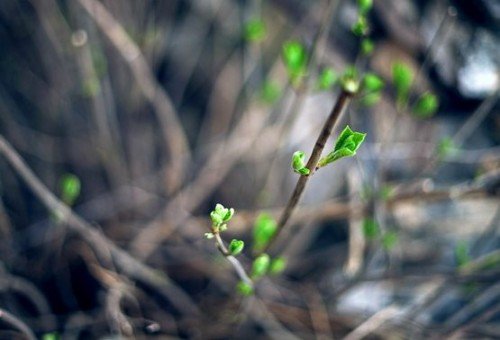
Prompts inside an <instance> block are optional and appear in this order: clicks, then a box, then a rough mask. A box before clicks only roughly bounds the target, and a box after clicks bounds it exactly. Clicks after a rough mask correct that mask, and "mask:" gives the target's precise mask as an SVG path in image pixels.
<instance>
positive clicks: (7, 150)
mask: <svg viewBox="0 0 500 340" xmlns="http://www.w3.org/2000/svg"><path fill="white" fill-rule="evenodd" d="M0 154H2V155H3V156H4V157H5V159H6V160H7V162H8V163H9V164H10V165H11V166H12V167H13V168H14V169H15V170H16V171H17V173H18V175H19V176H20V177H21V178H22V179H23V181H24V182H25V183H26V185H27V186H28V187H29V188H30V189H31V190H32V191H33V193H34V194H35V196H37V197H38V198H39V199H40V201H41V202H42V203H43V204H44V205H45V207H46V208H47V209H48V210H49V211H50V212H52V213H54V214H56V216H58V217H59V218H60V219H61V220H62V221H63V222H65V223H66V224H67V225H68V228H70V229H71V230H72V231H73V232H75V233H76V234H78V235H79V236H80V237H82V238H83V239H84V240H85V241H86V242H88V243H89V244H90V245H92V246H93V248H94V251H95V253H96V254H97V255H98V256H99V258H100V259H101V260H103V259H104V260H107V259H108V258H109V255H111V259H112V260H113V261H114V264H115V266H116V268H117V269H118V270H120V271H121V272H123V274H125V275H126V276H128V277H130V278H131V279H133V280H135V281H139V282H142V283H143V284H145V285H146V286H148V287H150V288H152V289H154V290H155V291H156V292H158V293H159V294H160V295H161V296H163V297H164V298H166V299H167V300H169V301H170V302H171V303H172V305H173V306H174V307H175V308H177V309H178V310H179V311H182V312H184V313H186V314H193V313H195V314H196V313H198V308H197V306H196V305H195V303H194V302H193V301H192V300H191V298H190V297H189V296H188V295H187V294H186V293H185V292H184V291H183V290H182V289H180V288H179V287H177V285H175V283H173V282H172V281H170V280H169V278H168V277H167V276H166V275H165V274H163V273H159V272H157V271H155V270H154V269H152V268H150V267H148V266H146V265H145V264H143V263H141V262H140V261H138V260H137V259H136V258H134V257H132V256H130V255H129V254H128V253H127V252H125V251H124V250H122V249H121V248H119V247H117V246H116V245H115V244H114V243H113V242H112V241H110V240H109V239H107V238H106V237H105V236H104V235H102V234H101V233H100V232H99V231H98V230H96V229H95V228H93V227H92V226H91V225H90V224H89V223H87V222H86V221H85V220H83V219H82V218H81V217H80V216H78V215H76V214H75V213H74V212H73V211H72V210H71V209H70V208H69V207H68V206H67V205H66V204H64V203H63V202H61V201H60V200H59V199H57V197H56V196H55V195H54V194H53V193H52V192H51V191H50V190H49V189H48V188H47V187H46V186H45V185H44V184H43V183H42V182H41V181H40V180H39V179H38V177H36V175H35V174H34V173H33V171H32V170H31V169H30V168H29V167H28V166H27V165H26V163H25V162H24V161H23V160H22V159H21V157H20V156H19V154H18V153H17V152H16V151H15V150H14V148H13V147H12V146H11V145H10V144H9V143H8V142H7V141H6V140H5V138H4V137H3V136H2V135H0Z"/></svg>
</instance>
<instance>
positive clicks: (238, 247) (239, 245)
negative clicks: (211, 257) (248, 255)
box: [228, 239, 245, 256]
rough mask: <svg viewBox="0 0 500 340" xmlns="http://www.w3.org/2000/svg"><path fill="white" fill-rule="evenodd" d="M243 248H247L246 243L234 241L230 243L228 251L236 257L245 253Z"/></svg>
mask: <svg viewBox="0 0 500 340" xmlns="http://www.w3.org/2000/svg"><path fill="white" fill-rule="evenodd" d="M243 248H245V242H243V241H241V240H235V239H233V240H231V243H229V247H228V250H229V253H230V254H231V255H233V256H236V255H238V254H239V253H241V252H242V251H243Z"/></svg>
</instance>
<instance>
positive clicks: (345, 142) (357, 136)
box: [318, 126, 366, 168]
mask: <svg viewBox="0 0 500 340" xmlns="http://www.w3.org/2000/svg"><path fill="white" fill-rule="evenodd" d="M365 137H366V133H361V132H356V131H353V130H351V128H350V127H349V126H346V127H345V129H344V130H343V131H342V132H341V133H340V135H339V137H338V138H337V142H336V143H335V147H334V149H333V151H332V152H330V153H329V154H328V155H326V156H325V157H323V158H321V159H320V160H319V163H318V168H321V167H324V166H325V165H328V164H330V163H333V162H335V161H337V160H339V159H341V158H344V157H352V156H354V155H356V151H357V150H358V149H359V147H360V146H361V144H362V143H363V141H364V140H365Z"/></svg>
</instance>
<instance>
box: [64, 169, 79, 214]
mask: <svg viewBox="0 0 500 340" xmlns="http://www.w3.org/2000/svg"><path fill="white" fill-rule="evenodd" d="M59 185H60V188H61V199H62V201H63V202H64V203H66V204H67V205H69V206H71V205H73V203H75V201H76V199H77V198H78V196H80V189H81V183H80V179H79V178H78V177H76V176H75V175H73V174H65V175H63V176H62V177H61V179H60V181H59Z"/></svg>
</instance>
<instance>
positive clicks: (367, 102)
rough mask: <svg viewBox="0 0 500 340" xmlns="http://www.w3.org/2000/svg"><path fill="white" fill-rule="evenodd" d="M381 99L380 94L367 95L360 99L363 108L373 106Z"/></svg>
mask: <svg viewBox="0 0 500 340" xmlns="http://www.w3.org/2000/svg"><path fill="white" fill-rule="evenodd" d="M381 98H382V94H381V93H380V92H372V93H368V94H366V95H364V96H363V97H362V98H361V104H362V105H364V106H373V105H375V104H377V103H378V102H379V101H380V99H381Z"/></svg>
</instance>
